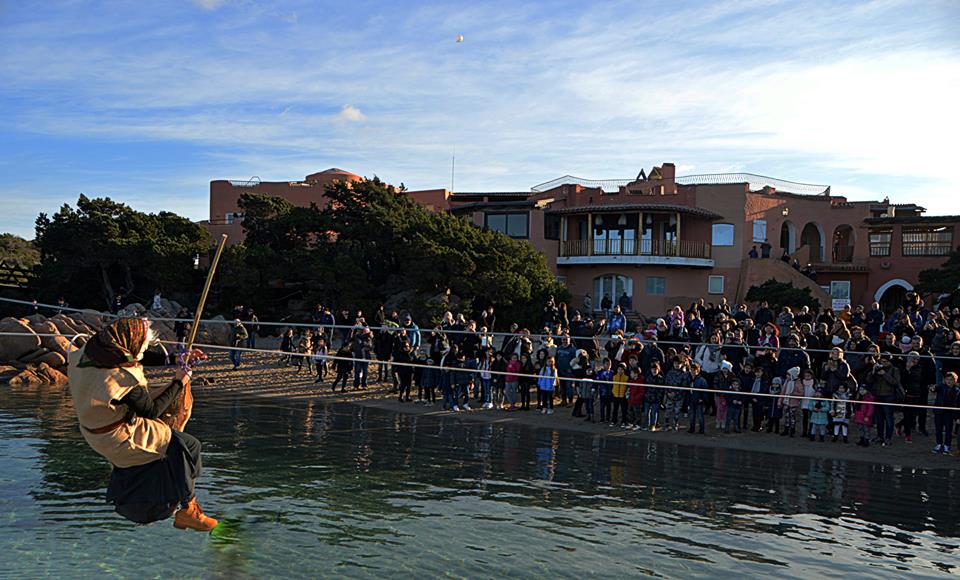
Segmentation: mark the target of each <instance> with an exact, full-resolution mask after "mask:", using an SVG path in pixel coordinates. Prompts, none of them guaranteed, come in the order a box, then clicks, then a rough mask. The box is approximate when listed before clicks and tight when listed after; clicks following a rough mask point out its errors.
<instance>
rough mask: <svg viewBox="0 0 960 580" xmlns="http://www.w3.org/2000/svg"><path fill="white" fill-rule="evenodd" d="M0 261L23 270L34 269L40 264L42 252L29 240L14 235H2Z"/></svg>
mask: <svg viewBox="0 0 960 580" xmlns="http://www.w3.org/2000/svg"><path fill="white" fill-rule="evenodd" d="M0 261H5V262H6V263H7V264H8V265H11V266H19V267H21V268H33V267H34V266H36V265H37V264H39V263H40V251H39V250H37V246H36V245H35V244H34V243H33V242H32V241H29V240H25V239H23V238H21V237H20V236H15V235H13V234H0Z"/></svg>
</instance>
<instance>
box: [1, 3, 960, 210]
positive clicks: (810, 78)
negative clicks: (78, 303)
mask: <svg viewBox="0 0 960 580" xmlns="http://www.w3.org/2000/svg"><path fill="white" fill-rule="evenodd" d="M225 1H226V0H197V3H198V4H199V5H201V6H202V7H204V8H208V9H216V8H218V7H220V6H222V5H223V4H224V3H225ZM588 5H589V9H586V10H583V11H578V12H577V13H574V14H570V13H569V11H562V10H554V9H553V8H541V9H538V8H537V6H536V5H534V4H532V3H531V4H526V5H523V6H513V5H500V6H488V5H486V4H483V3H481V4H479V5H474V6H471V7H469V8H464V7H448V8H444V7H436V6H433V5H431V6H429V7H420V8H418V9H416V10H413V11H411V12H410V13H409V14H407V13H406V11H405V10H404V11H402V12H401V13H399V14H395V13H390V12H389V9H384V10H383V11H378V13H377V14H376V15H374V16H369V15H359V16H358V15H356V14H348V13H347V12H344V11H341V10H340V9H338V10H332V9H326V10H324V11H323V13H318V12H316V11H312V10H311V8H310V7H309V5H307V6H305V7H303V8H301V6H297V13H296V14H297V17H298V18H297V22H296V24H295V25H292V26H291V25H290V24H288V23H281V22H277V19H276V18H273V19H272V20H273V21H274V23H273V24H269V23H268V21H269V20H271V19H269V18H263V16H264V14H266V15H267V16H270V13H269V12H264V10H273V9H272V8H263V7H260V6H259V5H258V3H252V2H246V3H242V4H240V6H242V8H243V9H242V10H236V11H234V10H229V11H227V10H225V11H223V14H222V17H221V14H219V13H218V18H217V19H216V23H214V24H212V25H211V24H209V23H201V22H197V21H193V20H191V18H190V17H189V16H187V17H184V18H181V19H173V20H174V21H175V22H176V25H171V26H170V27H157V26H156V25H155V23H151V22H150V18H149V17H148V18H146V22H145V21H144V20H143V19H142V17H140V15H139V14H137V15H133V16H131V18H130V19H127V20H133V21H135V22H136V26H135V27H134V31H133V32H131V29H129V28H128V27H129V26H130V25H129V23H128V22H127V20H124V21H119V19H118V21H114V22H112V23H111V22H102V21H100V20H96V21H95V20H90V21H87V20H81V21H78V23H74V25H72V26H66V25H58V23H57V22H56V21H53V22H46V21H44V22H39V21H38V22H35V23H29V24H22V25H9V26H4V27H3V30H2V32H4V34H3V35H2V37H0V77H3V78H5V79H12V81H11V82H10V83H5V84H4V86H3V87H0V99H2V98H3V97H10V98H11V99H12V100H14V101H15V104H16V108H15V109H12V110H10V111H9V112H8V114H7V115H4V116H3V117H0V135H3V134H7V135H13V136H14V137H15V136H16V135H18V134H33V133H41V134H43V135H45V136H54V137H57V136H69V137H71V138H73V139H79V140H82V139H93V140H96V141H98V142H116V141H120V142H125V141H138V142H144V141H154V140H155V141H164V142H169V141H172V142H176V143H185V144H188V145H192V146H198V147H203V148H204V149H205V150H207V151H210V153H208V156H209V161H210V163H209V167H205V168H204V169H208V171H209V175H207V176H206V177H205V178H204V177H203V176H202V173H201V172H199V171H197V173H198V174H199V176H198V178H199V182H198V183H197V186H196V187H195V191H197V192H198V195H203V194H204V193H205V191H206V183H205V181H206V180H209V179H215V178H220V177H246V176H248V175H250V174H259V175H261V176H262V177H263V178H264V179H277V180H282V179H293V178H298V177H300V176H302V175H306V174H307V173H310V172H312V171H316V170H322V169H325V168H327V167H331V166H336V167H344V168H345V169H349V170H351V171H355V172H357V173H360V174H366V175H373V174H374V173H376V174H378V175H380V176H381V177H383V178H385V179H388V180H390V181H395V182H400V181H403V182H405V183H406V184H407V185H408V186H409V187H411V188H428V187H438V186H443V185H447V184H448V181H449V176H450V157H451V154H452V152H453V149H454V148H456V157H457V177H456V182H457V187H458V189H464V190H466V189H473V190H481V189H526V188H528V187H530V186H531V185H534V184H536V183H540V182H543V181H546V180H548V179H552V178H555V177H557V176H559V175H562V174H564V173H570V174H574V175H580V176H583V177H588V178H625V177H632V176H633V175H636V173H637V170H638V169H639V168H640V167H647V168H649V166H650V165H652V164H659V163H660V162H663V161H672V162H675V163H677V164H678V165H679V166H680V172H681V173H688V172H692V171H694V168H695V172H696V173H710V172H719V171H738V170H742V171H753V172H757V173H764V174H768V175H773V176H775V177H781V178H784V179H791V180H796V181H807V182H814V183H831V184H836V185H837V187H834V190H833V191H834V192H836V193H841V194H842V193H843V192H844V187H846V188H847V191H850V192H855V193H856V194H857V195H868V192H871V191H872V192H877V193H882V194H887V193H889V194H890V196H891V198H892V199H893V200H894V201H917V202H918V203H922V204H924V205H926V206H928V207H929V208H930V209H931V211H944V212H951V213H960V197H957V196H956V195H950V196H946V195H942V194H943V193H945V192H951V191H952V193H956V191H958V190H960V180H958V178H957V177H956V176H955V175H954V172H953V171H952V166H953V161H952V159H951V158H950V155H951V153H952V151H953V150H954V149H955V148H954V147H952V146H951V144H950V143H949V142H947V141H946V139H948V138H950V137H952V136H954V135H957V134H960V126H958V122H960V115H956V114H955V113H954V110H955V104H954V103H956V102H960V72H958V71H960V56H958V53H960V51H958V46H957V42H956V40H955V39H954V40H952V41H951V40H945V38H950V37H949V30H947V29H948V28H949V26H948V25H947V24H946V22H948V19H944V18H942V17H938V14H937V10H936V9H930V10H926V11H924V10H917V9H913V8H911V9H909V10H905V8H910V6H911V5H910V4H908V3H907V4H905V3H903V2H896V1H887V2H869V3H860V4H854V5H853V6H852V7H851V6H850V5H848V4H847V3H845V2H844V3H840V4H836V5H833V7H832V8H831V7H829V6H828V7H826V8H823V9H817V10H812V9H810V8H809V7H807V6H803V7H800V5H796V6H795V5H794V4H792V3H787V2H776V1H770V0H755V1H754V0H750V1H739V0H732V1H731V0H727V1H724V2H717V3H708V4H705V5H703V6H696V7H693V8H689V9H685V10H662V11H653V12H651V11H640V10H634V9H632V8H629V7H627V8H625V6H628V5H625V4H622V3H604V2H596V3H588ZM185 10H186V11H188V12H193V13H195V12H196V11H195V10H193V9H192V8H190V7H189V6H187V7H186V8H185ZM343 10H346V9H343ZM258 11H259V12H258ZM554 12H556V13H554ZM194 17H195V15H194ZM338 18H339V19H340V20H338ZM207 20H209V19H207ZM70 22H71V23H72V22H73V21H72V20H70ZM344 23H349V26H345V25H343V24H344ZM771 23H775V28H776V30H777V32H770V33H768V32H766V31H767V30H769V29H770V25H771ZM90 27H95V30H96V33H95V34H94V35H92V36H91V35H90V34H89V30H90ZM292 28H298V29H299V31H295V33H291V32H290V31H291V29H292ZM74 30H76V31H82V32H83V33H84V34H80V33H79V32H78V33H74V32H71V31H74ZM144 30H147V31H148V32H144ZM308 30H309V31H310V32H309V33H305V31H308ZM558 31H560V32H558ZM678 31H682V37H683V42H678V41H677V34H678V33H680V32H678ZM758 31H761V32H758ZM461 32H462V33H464V34H465V35H466V36H467V37H468V38H469V39H470V42H465V43H462V44H456V43H454V42H452V40H451V39H452V38H453V37H454V36H455V35H456V34H457V33H461ZM200 36H202V37H203V39H204V42H203V43H197V42H196V41H195V40H194V38H197V37H200ZM91 37H95V38H96V39H97V41H96V42H90V38H91ZM144 38H147V39H149V42H148V43H145V44H142V45H141V43H140V41H141V40H142V39H144ZM14 47H15V50H14ZM5 49H6V50H5ZM343 103H361V105H362V106H363V110H361V109H360V107H359V106H357V105H354V104H346V105H344V104H343ZM364 111H367V112H368V113H369V112H370V111H376V113H375V114H371V116H370V117H368V116H367V114H366V113H364ZM134 163H135V162H134ZM51 165H60V166H62V164H58V163H57V162H56V160H52V162H51ZM687 168H689V169H687ZM194 170H196V168H195V169H194ZM194 170H191V171H194ZM170 171H182V169H179V168H177V167H175V166H174V165H172V166H171V168H170ZM189 177H191V178H193V177H197V176H195V175H190V176H189ZM893 178H897V179H896V180H894V179H893ZM910 179H912V182H909V181H907V180H910ZM128 183H130V184H131V185H130V188H131V189H135V188H136V187H137V184H134V183H133V182H132V181H129V180H128ZM889 183H897V184H898V185H899V186H900V187H898V188H893V187H892V186H889V185H888V184H889ZM159 187H162V185H161V186H159ZM49 189H50V190H53V189H54V188H49ZM938 194H940V196H942V201H941V197H938ZM74 201H75V200H74Z"/></svg>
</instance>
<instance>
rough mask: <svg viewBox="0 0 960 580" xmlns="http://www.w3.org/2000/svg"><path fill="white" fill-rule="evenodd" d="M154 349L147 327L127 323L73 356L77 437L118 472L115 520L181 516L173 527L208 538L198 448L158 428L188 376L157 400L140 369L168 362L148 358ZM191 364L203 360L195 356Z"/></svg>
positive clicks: (112, 489)
mask: <svg viewBox="0 0 960 580" xmlns="http://www.w3.org/2000/svg"><path fill="white" fill-rule="evenodd" d="M153 341H154V334H153V331H152V329H151V328H150V323H149V322H148V321H146V320H143V319H135V318H122V319H120V320H117V321H115V322H113V323H112V324H110V325H109V326H107V327H105V328H104V329H103V330H101V331H100V332H98V333H97V334H95V335H94V336H93V337H92V338H91V339H90V341H89V342H87V344H86V345H85V346H84V347H83V348H82V349H80V350H76V351H74V352H72V353H70V357H69V371H68V373H69V377H70V394H71V396H72V397H73V402H74V408H75V409H76V412H77V418H78V419H79V422H80V432H81V433H82V434H83V437H84V439H85V440H86V442H87V444H89V445H90V447H91V448H92V449H93V450H94V451H96V452H97V453H99V454H100V455H101V456H103V457H104V458H105V459H106V460H107V461H109V462H110V464H111V465H113V472H112V473H111V475H110V483H109V484H108V485H107V501H109V502H110V503H112V504H113V505H114V506H115V509H116V512H117V513H118V514H120V515H122V516H123V517H125V518H127V519H128V520H130V521H133V522H136V523H139V524H148V523H152V522H155V521H159V520H163V519H166V518H169V517H170V516H172V515H174V514H176V515H175V517H174V521H173V525H174V527H176V528H178V529H192V530H197V531H203V532H209V531H211V530H212V529H213V528H214V527H216V525H217V520H215V519H213V518H211V517H208V516H206V515H204V513H203V510H201V509H200V506H199V505H197V499H196V496H195V495H194V484H195V483H196V480H197V478H198V477H199V476H200V469H201V459H200V449H201V445H200V441H198V440H197V439H196V438H195V437H193V436H191V435H188V434H186V433H183V432H181V431H178V430H176V429H173V428H171V427H170V426H169V425H168V424H167V423H165V422H164V421H162V420H160V418H161V417H162V416H163V415H164V413H165V412H167V411H168V410H169V409H170V407H171V405H172V404H173V403H174V402H175V401H177V399H178V397H179V395H180V393H181V391H184V390H186V389H188V388H189V385H190V372H189V371H186V370H183V369H178V370H177V371H176V374H175V375H174V379H173V381H172V382H171V383H170V384H169V385H168V386H167V387H166V388H164V389H163V390H162V391H161V392H160V393H159V394H156V396H153V395H152V394H151V393H150V392H149V391H148V390H147V379H146V377H145V376H144V373H143V365H144V364H148V365H149V364H153V363H159V364H163V363H164V362H165V360H166V355H165V354H160V355H159V356H154V353H152V352H151V353H148V352H147V349H148V348H149V346H150V344H151V343H152V342H153ZM189 358H190V359H197V358H203V354H202V353H200V351H193V352H191V356H190V357H189ZM161 361H163V362H161ZM178 427H179V428H182V427H183V424H182V423H181V424H180V425H178Z"/></svg>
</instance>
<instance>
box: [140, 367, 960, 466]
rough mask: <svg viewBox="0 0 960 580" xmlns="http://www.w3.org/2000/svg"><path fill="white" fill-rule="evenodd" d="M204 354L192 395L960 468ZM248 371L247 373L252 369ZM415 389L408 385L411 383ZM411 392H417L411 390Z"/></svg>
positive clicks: (947, 459) (912, 456) (929, 444)
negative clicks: (457, 399) (422, 391)
mask: <svg viewBox="0 0 960 580" xmlns="http://www.w3.org/2000/svg"><path fill="white" fill-rule="evenodd" d="M209 356H210V360H209V361H207V362H206V363H204V364H203V366H202V367H200V368H198V370H197V371H196V373H195V375H194V385H193V389H194V392H195V395H196V396H197V397H205V396H210V395H213V396H218V395H223V396H235V395H246V396H252V397H264V398H282V399H287V400H291V401H295V400H310V401H318V402H335V403H352V404H355V405H358V406H363V407H369V408H376V409H381V410H385V411H391V412H395V413H403V414H406V415H423V416H434V417H435V416H454V417H457V418H459V419H461V420H463V421H472V422H479V423H514V424H519V425H524V426H529V427H535V428H538V429H559V430H567V431H575V432H579V433H584V434H588V435H591V436H594V437H624V438H628V439H638V440H647V441H657V442H662V443H669V444H674V445H686V446H698V447H706V448H722V449H733V450H738V451H750V452H762V453H771V454H775V455H793V456H798V457H807V458H821V459H838V460H845V461H862V462H868V463H876V464H882V465H890V466H894V467H902V468H908V469H936V470H948V469H956V468H958V467H960V460H958V458H957V457H954V456H946V455H934V454H933V453H931V452H930V450H931V449H932V448H933V446H934V443H935V441H934V439H933V435H932V434H931V435H930V436H929V437H924V436H923V435H919V434H918V435H916V436H915V438H914V442H913V443H907V442H906V441H904V440H903V439H902V438H899V437H898V438H895V439H894V444H893V445H892V446H891V447H881V446H879V445H876V444H871V446H870V447H869V448H862V447H858V446H857V445H856V437H855V436H853V429H851V437H850V442H849V443H846V444H845V443H843V442H842V440H839V441H837V442H836V443H832V442H831V441H830V438H831V437H832V436H828V437H827V439H826V441H824V442H822V443H821V442H819V441H816V442H812V441H809V440H808V439H805V438H803V437H800V436H797V437H793V438H790V437H786V436H781V435H778V434H773V433H765V432H764V433H753V432H751V431H749V430H745V431H744V432H743V433H738V434H724V433H720V432H717V430H716V429H713V424H714V423H713V418H712V417H709V416H708V417H706V427H707V428H706V434H704V435H700V434H691V433H687V430H686V428H687V427H688V426H689V423H688V422H686V421H681V427H680V431H679V432H677V433H673V432H668V431H657V432H650V431H632V430H631V431H627V430H624V429H621V428H618V427H608V426H607V425H605V424H601V423H587V422H584V421H583V419H582V418H581V419H578V418H575V417H571V416H570V412H571V409H572V408H571V407H570V406H567V407H560V406H556V407H555V409H554V414H553V415H541V414H540V413H539V412H538V411H537V410H536V409H535V408H531V410H530V411H503V410H496V409H491V410H480V409H473V410H471V411H461V412H459V413H454V412H451V411H444V410H442V408H441V406H440V405H441V403H440V397H437V401H438V402H437V403H436V404H435V405H433V406H427V405H418V404H416V403H415V402H410V403H401V402H399V401H398V400H397V398H396V395H394V394H393V393H391V392H390V387H386V386H381V385H379V384H377V383H376V382H375V381H373V382H372V383H373V384H371V386H368V387H367V389H364V390H360V391H354V390H351V389H352V382H351V381H348V384H349V385H350V386H349V388H348V390H347V391H346V392H344V393H341V392H335V393H334V392H331V391H330V383H331V382H332V380H333V378H332V377H331V376H330V375H329V373H328V378H327V380H325V381H324V382H323V383H322V384H317V383H315V382H314V380H315V375H314V374H313V373H312V372H311V373H307V372H306V371H302V372H301V373H299V374H297V373H296V369H295V367H280V366H277V364H276V358H275V357H273V356H270V355H259V356H251V355H248V356H247V357H245V359H244V362H243V364H242V365H241V367H240V369H239V370H236V371H234V370H232V367H231V365H230V363H229V361H228V360H227V357H226V354H225V353H223V352H211V353H209ZM376 368H377V365H376V364H372V365H371V369H373V371H372V372H371V378H375V377H376V374H377V372H376ZM170 374H171V373H170V371H169V369H166V370H158V369H148V372H147V376H148V378H150V379H151V380H156V381H159V380H160V378H161V377H167V376H170ZM251 375H253V376H251ZM412 390H413V389H412ZM413 394H414V395H415V392H414V393H413ZM928 426H930V427H932V417H928Z"/></svg>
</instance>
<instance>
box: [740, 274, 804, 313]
mask: <svg viewBox="0 0 960 580" xmlns="http://www.w3.org/2000/svg"><path fill="white" fill-rule="evenodd" d="M745 298H746V299H747V301H749V302H763V301H764V300H766V301H767V302H768V303H769V304H770V306H771V307H773V308H774V309H776V310H779V309H780V308H783V307H784V306H789V307H790V308H793V309H799V308H801V307H803V306H809V307H810V309H811V310H816V309H819V308H820V301H819V300H817V299H816V298H814V297H813V296H812V295H811V294H810V289H809V288H797V287H796V286H794V285H793V284H791V283H789V282H778V281H777V280H775V279H773V278H771V279H769V280H767V281H766V282H764V283H763V284H761V285H759V286H751V287H750V289H749V290H747V295H746V297H745Z"/></svg>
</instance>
